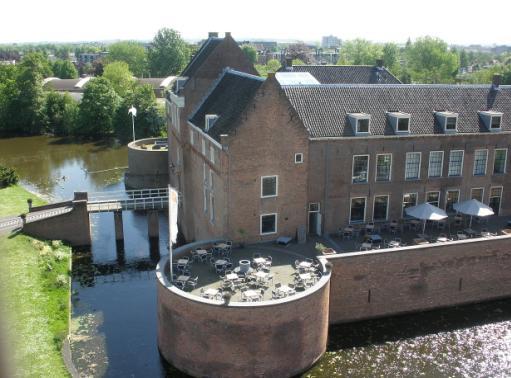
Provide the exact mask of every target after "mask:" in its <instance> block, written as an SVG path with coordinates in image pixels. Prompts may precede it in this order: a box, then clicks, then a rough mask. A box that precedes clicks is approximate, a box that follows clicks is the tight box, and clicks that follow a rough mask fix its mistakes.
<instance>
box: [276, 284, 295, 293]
mask: <svg viewBox="0 0 511 378" xmlns="http://www.w3.org/2000/svg"><path fill="white" fill-rule="evenodd" d="M277 291H278V292H280V293H283V294H285V295H290V294H293V293H295V290H294V289H291V288H290V287H289V286H287V285H282V286H281V287H279V288H277Z"/></svg>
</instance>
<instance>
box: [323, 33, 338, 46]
mask: <svg viewBox="0 0 511 378" xmlns="http://www.w3.org/2000/svg"><path fill="white" fill-rule="evenodd" d="M321 47H323V48H324V49H335V48H338V47H341V40H340V39H339V38H337V37H336V36H333V35H327V36H324V37H323V38H321Z"/></svg>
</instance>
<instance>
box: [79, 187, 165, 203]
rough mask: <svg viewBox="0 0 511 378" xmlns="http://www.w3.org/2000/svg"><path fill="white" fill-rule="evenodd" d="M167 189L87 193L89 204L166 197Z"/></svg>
mask: <svg viewBox="0 0 511 378" xmlns="http://www.w3.org/2000/svg"><path fill="white" fill-rule="evenodd" d="M168 196H169V191H168V188H155V189H136V190H118V191H112V192H93V193H89V196H88V198H89V203H93V202H101V201H106V200H110V201H111V200H122V199H135V198H148V197H168Z"/></svg>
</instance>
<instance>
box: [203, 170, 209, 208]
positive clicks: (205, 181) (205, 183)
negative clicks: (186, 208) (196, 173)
mask: <svg viewBox="0 0 511 378" xmlns="http://www.w3.org/2000/svg"><path fill="white" fill-rule="evenodd" d="M202 188H203V196H204V212H205V213H207V212H208V176H207V172H206V163H203V165H202Z"/></svg>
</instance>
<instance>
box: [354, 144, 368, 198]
mask: <svg viewBox="0 0 511 378" xmlns="http://www.w3.org/2000/svg"><path fill="white" fill-rule="evenodd" d="M361 156H365V157H367V177H366V180H365V181H360V182H354V181H353V179H354V177H355V176H354V174H355V158H357V157H361ZM370 158H371V157H370V155H368V154H365V155H353V158H352V160H351V183H352V184H367V183H368V182H369V162H370ZM357 198H358V197H357Z"/></svg>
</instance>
